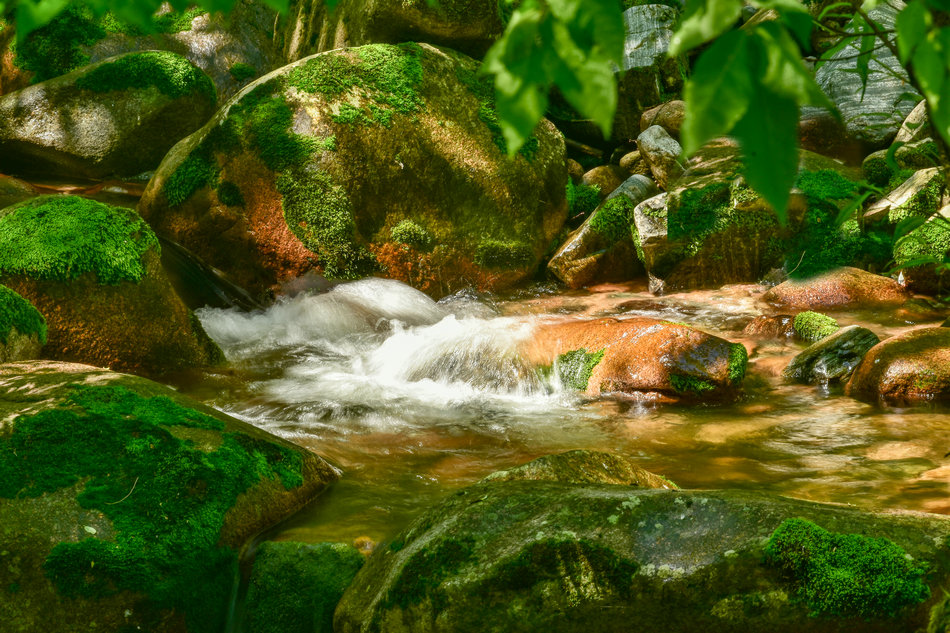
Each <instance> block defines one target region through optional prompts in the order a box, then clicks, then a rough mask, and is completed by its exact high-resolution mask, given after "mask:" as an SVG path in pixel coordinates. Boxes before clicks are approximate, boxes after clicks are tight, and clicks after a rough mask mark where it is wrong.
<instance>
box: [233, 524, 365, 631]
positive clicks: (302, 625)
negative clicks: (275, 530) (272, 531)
mask: <svg viewBox="0 0 950 633" xmlns="http://www.w3.org/2000/svg"><path fill="white" fill-rule="evenodd" d="M365 561H366V558H365V557H364V556H363V554H361V553H360V551H359V550H358V549H356V548H355V547H353V546H352V545H347V544H346V543H317V544H315V545H310V544H307V543H294V542H290V541H267V542H265V543H262V544H261V546H260V549H258V551H257V554H256V555H255V557H254V567H253V569H252V570H251V581H250V586H249V588H248V592H247V601H246V603H245V611H246V615H245V622H246V624H245V628H244V630H245V631H247V633H333V611H334V609H336V605H337V603H339V601H340V598H341V597H342V596H343V591H344V590H345V589H346V588H347V587H348V586H349V584H350V583H351V582H352V581H353V577H354V576H356V572H358V571H359V570H360V568H361V567H362V566H363V563H364V562H365Z"/></svg>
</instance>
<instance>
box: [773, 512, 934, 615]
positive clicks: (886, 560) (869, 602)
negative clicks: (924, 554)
mask: <svg viewBox="0 0 950 633" xmlns="http://www.w3.org/2000/svg"><path fill="white" fill-rule="evenodd" d="M765 558H766V562H767V563H769V564H771V565H775V566H777V567H779V568H780V569H782V570H783V571H784V572H786V573H787V574H789V575H790V576H791V577H792V579H793V580H794V582H795V583H796V585H797V586H798V597H799V599H800V600H802V601H803V602H804V603H805V604H806V605H807V606H808V608H809V610H810V611H811V615H813V616H819V615H834V616H846V617H849V616H850V617H854V616H857V617H862V618H868V619H871V618H874V619H877V618H882V617H884V618H886V617H891V616H894V615H896V614H897V612H898V611H900V610H901V609H902V608H904V607H907V606H910V605H915V604H918V603H920V602H923V601H925V600H927V598H929V597H930V589H929V588H928V587H927V584H926V583H925V582H924V580H923V576H924V574H925V572H926V565H925V564H922V563H917V562H914V560H913V559H911V558H910V557H909V556H907V553H906V552H905V551H904V550H903V549H901V548H900V547H898V546H897V545H895V544H894V543H893V542H892V541H889V540H887V539H883V538H873V537H869V536H864V535H861V534H839V533H835V532H829V531H827V530H825V529H823V528H821V527H820V526H818V525H816V524H814V523H812V522H811V521H806V520H805V519H786V520H785V521H783V522H782V524H781V525H779V527H778V528H777V529H776V530H775V532H773V533H772V536H771V537H770V538H769V541H768V544H767V545H766V548H765Z"/></svg>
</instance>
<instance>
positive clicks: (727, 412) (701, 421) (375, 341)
mask: <svg viewBox="0 0 950 633" xmlns="http://www.w3.org/2000/svg"><path fill="white" fill-rule="evenodd" d="M762 290H763V288H762V287H760V286H755V285H739V286H730V287H726V288H723V289H720V290H716V291H701V292H692V293H685V294H678V295H669V296H666V297H662V298H657V297H653V296H652V295H650V294H649V293H647V292H646V289H645V288H644V287H640V286H636V285H622V286H620V285H618V286H601V287H598V288H594V289H592V290H590V291H582V292H569V293H560V294H558V293H556V292H554V291H552V290H551V289H549V288H543V287H540V288H535V289H533V290H532V291H531V292H525V293H523V294H522V295H521V296H516V297H513V298H508V299H507V300H499V299H497V298H477V297H472V296H465V295H464V294H463V295H457V296H453V297H449V298H447V299H445V300H443V301H441V302H439V303H435V302H433V301H431V300H430V299H428V298H427V297H426V296H425V295H423V294H421V293H419V292H417V291H415V290H413V289H411V288H409V287H407V286H404V285H402V284H400V283H398V282H394V281H388V280H375V279H370V280H363V281H359V282H353V283H351V284H345V285H340V286H337V287H335V288H334V289H332V290H330V291H329V292H326V293H324V294H317V295H313V294H300V295H297V296H296V297H294V298H285V299H283V300H281V301H279V302H278V303H277V304H276V305H274V306H273V307H271V308H269V309H268V310H266V311H263V312H256V313H241V312H238V311H235V310H218V309H209V308H206V309H203V310H199V311H198V315H199V317H200V319H201V321H202V323H203V324H204V326H205V328H206V329H207V331H208V333H209V334H210V335H211V336H212V337H213V338H214V339H215V340H216V341H217V342H218V343H219V344H221V346H222V348H223V349H224V351H225V354H226V355H227V357H228V358H229V360H231V361H232V364H233V367H234V369H233V371H228V372H223V373H220V374H209V375H207V376H205V377H204V379H203V380H202V381H200V382H198V383H197V384H193V385H191V386H190V387H189V391H190V392H191V393H192V395H194V396H196V397H198V398H200V399H202V400H205V401H206V402H209V403H210V404H212V405H214V406H216V407H218V408H220V409H222V410H224V411H226V412H228V413H230V414H231V415H233V416H235V417H238V418H241V419H243V420H246V421H248V422H251V423H253V424H255V425H257V426H259V427H262V428H265V429H267V430H269V431H271V432H273V433H276V434H278V435H281V436H283V437H285V438H287V439H289V440H291V441H293V442H296V443H298V444H301V445H303V446H306V447H308V448H311V449H313V450H314V451H316V452H317V453H319V454H320V455H322V456H324V457H325V458H327V459H328V460H330V461H331V462H332V463H334V464H336V465H337V466H339V467H340V468H341V469H342V470H343V472H344V475H343V478H342V479H341V481H340V482H339V483H337V484H336V485H334V486H333V487H332V488H331V489H330V490H329V491H328V492H326V493H324V495H323V496H321V497H320V498H319V499H318V500H317V501H316V502H315V503H314V504H313V505H311V506H310V507H309V508H307V509H305V510H304V511H303V512H302V513H300V514H299V515H298V516H296V517H294V518H293V519H291V520H290V521H288V522H287V523H286V524H284V525H283V526H281V527H280V529H279V530H278V532H277V533H275V534H274V535H273V538H277V539H293V540H299V541H305V542H318V541H326V540H333V541H353V540H354V539H356V538H359V537H368V538H370V539H372V540H373V541H380V540H385V539H387V538H390V537H391V536H393V535H394V534H395V532H397V531H398V530H399V529H401V528H402V527H404V526H405V525H406V524H407V523H408V522H409V521H410V520H411V519H412V518H414V517H415V516H416V515H418V514H419V513H420V512H421V511H423V510H424V509H425V508H426V507H428V506H429V505H431V504H432V503H434V502H435V501H437V500H438V499H439V498H441V497H442V496H444V495H446V494H447V493H449V492H450V491H452V490H455V489H457V488H459V487H462V486H465V485H468V484H470V483H473V482H475V481H477V480H479V479H480V478H482V477H484V476H485V475H487V474H489V473H491V472H493V471H495V470H498V469H502V468H508V467H511V466H515V465H518V464H521V463H523V462H525V461H528V460H530V459H532V458H534V457H537V456H540V455H544V454H547V453H553V452H559V451H563V450H569V449H575V448H585V449H598V450H609V451H615V452H618V453H622V454H627V455H631V456H635V457H636V458H638V459H639V460H640V462H641V465H642V466H643V467H644V468H646V469H648V470H651V471H653V472H656V473H659V474H662V475H665V476H667V477H668V478H670V479H672V480H673V481H675V482H676V483H677V484H679V485H680V486H682V487H684V488H747V489H764V490H770V491H774V492H777V493H780V494H785V495H789V496H795V497H799V498H806V499H813V500H817V501H833V502H840V503H850V504H854V505H855V506H858V507H861V508H865V509H876V510H883V509H899V508H903V509H912V510H925V511H930V512H941V513H950V495H948V492H950V458H948V457H946V454H947V451H948V450H950V411H947V410H936V409H933V408H925V409H917V410H903V411H902V410H882V409H879V408H877V407H875V406H872V405H869V404H864V403H860V402H857V401H855V400H852V399H850V398H846V397H844V396H843V395H841V394H840V390H838V391H835V390H829V389H827V388H824V387H820V386H818V387H810V386H801V385H789V384H785V383H784V382H783V381H782V380H781V378H780V377H779V376H778V373H779V372H780V371H781V369H782V368H783V367H784V365H785V364H786V363H787V362H788V361H789V360H790V359H791V357H792V356H793V355H794V354H795V353H796V352H797V351H798V350H799V349H801V348H802V347H803V346H801V345H799V344H797V343H794V342H765V343H763V342H761V341H754V340H751V339H744V338H743V335H742V328H743V327H744V326H745V325H746V324H747V323H748V322H749V321H750V320H751V319H752V318H754V317H755V316H757V315H759V314H762V313H768V312H769V310H768V308H767V307H766V306H764V305H763V304H761V303H760V302H758V300H757V297H758V295H760V294H761V292H762ZM605 315H611V316H616V317H618V318H624V317H627V316H650V317H655V318H662V319H667V320H672V321H680V322H685V323H689V324H691V325H694V326H696V327H699V328H700V329H703V330H705V331H707V332H710V333H713V334H717V335H720V336H723V337H724V338H728V339H730V340H733V341H741V342H744V343H746V344H747V346H748V347H750V348H751V349H752V355H751V361H750V367H749V373H748V375H747V378H746V382H745V393H744V395H743V396H742V398H741V399H740V400H739V401H738V402H736V403H733V404H729V405H720V406H692V407H685V406H676V407H671V406H665V407H653V406H650V405H645V404H643V403H636V402H633V401H630V400H628V399H622V398H609V397H606V398H599V399H586V398H584V397H582V395H580V394H578V393H576V392H573V391H565V390H563V389H562V388H561V387H560V386H559V385H557V384H550V383H545V382H543V381H542V380H541V379H539V378H538V377H537V375H536V373H535V372H534V371H533V370H531V369H530V368H529V367H526V366H525V365H524V363H523V362H522V361H521V360H520V358H519V357H518V355H517V352H516V350H517V348H518V345H519V344H520V343H521V342H522V341H524V340H525V339H527V338H528V337H530V336H531V331H532V329H533V327H534V325H535V324H537V323H538V322H539V321H541V320H544V319H552V318H562V319H563V318H572V319H573V318H590V317H592V316H605ZM836 316H837V317H838V318H839V322H841V323H842V324H851V323H860V324H864V325H866V326H868V327H870V328H871V329H872V330H874V331H875V332H876V333H877V334H878V335H879V336H881V338H884V337H885V336H890V335H893V334H896V333H899V332H902V331H905V330H907V329H910V328H913V327H920V326H921V325H926V323H923V324H920V323H917V324H912V323H908V322H905V321H902V320H900V319H898V318H896V317H895V316H893V315H890V314H888V315H882V314H873V313H870V314H867V313H866V314H857V313H851V314H844V315H836Z"/></svg>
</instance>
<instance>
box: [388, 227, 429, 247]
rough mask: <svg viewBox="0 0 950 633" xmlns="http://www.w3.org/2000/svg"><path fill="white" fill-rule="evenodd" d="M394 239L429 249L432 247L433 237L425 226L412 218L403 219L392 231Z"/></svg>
mask: <svg viewBox="0 0 950 633" xmlns="http://www.w3.org/2000/svg"><path fill="white" fill-rule="evenodd" d="M390 235H392V238H393V241H394V242H398V243H400V244H406V245H408V246H412V247H413V248H417V249H419V250H420V251H427V250H429V249H431V248H432V243H433V241H434V240H433V238H432V234H431V233H429V232H428V231H427V230H425V228H423V227H421V226H419V225H418V224H416V223H415V222H413V221H412V220H403V221H402V222H400V223H399V224H397V225H396V226H394V227H393V228H392V231H390Z"/></svg>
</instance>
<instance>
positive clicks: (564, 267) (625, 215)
mask: <svg viewBox="0 0 950 633" xmlns="http://www.w3.org/2000/svg"><path fill="white" fill-rule="evenodd" d="M656 192H657V189H656V184H655V183H654V182H653V181H652V180H650V179H649V178H647V177H646V176H640V175H634V176H631V177H630V178H628V179H627V180H625V181H624V183H623V184H622V185H620V187H618V188H617V189H616V190H614V191H613V193H611V194H610V195H609V196H608V197H607V199H606V200H604V202H603V203H601V204H600V206H598V207H597V208H596V209H595V210H594V212H593V213H591V214H590V216H589V217H588V218H587V219H586V220H585V221H584V223H583V224H582V225H581V226H580V227H579V228H578V229H577V230H576V231H574V232H573V233H571V234H570V235H569V236H568V238H567V241H565V242H564V244H562V245H561V247H560V248H559V249H558V250H557V252H556V253H555V254H554V256H553V257H551V260H550V261H549V262H548V270H549V271H551V273H552V274H553V275H554V276H555V277H557V278H558V279H560V280H561V281H563V282H564V283H565V284H567V285H568V286H570V287H571V288H581V287H583V286H586V285H589V284H592V283H598V282H604V281H628V280H630V279H633V278H634V277H636V276H638V275H642V274H643V266H642V265H641V263H640V260H639V258H638V256H637V251H636V247H635V243H634V240H633V238H632V236H631V229H632V227H633V218H632V212H633V209H634V207H635V206H636V205H638V204H639V203H640V202H642V201H643V200H645V199H647V198H649V197H650V196H652V195H655V194H656Z"/></svg>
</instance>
